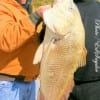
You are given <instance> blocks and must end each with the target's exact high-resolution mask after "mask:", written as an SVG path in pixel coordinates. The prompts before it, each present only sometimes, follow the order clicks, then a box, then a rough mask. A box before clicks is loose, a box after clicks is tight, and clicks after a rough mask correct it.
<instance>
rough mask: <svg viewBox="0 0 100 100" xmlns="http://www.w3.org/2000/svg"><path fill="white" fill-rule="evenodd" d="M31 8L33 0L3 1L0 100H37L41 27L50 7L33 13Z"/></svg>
mask: <svg viewBox="0 0 100 100" xmlns="http://www.w3.org/2000/svg"><path fill="white" fill-rule="evenodd" d="M30 5H31V0H0V100H36V91H35V88H36V81H35V79H36V77H37V76H38V74H39V64H37V65H33V59H34V54H35V51H36V49H37V47H38V46H39V44H40V35H39V34H38V33H37V27H38V25H39V23H40V22H41V21H42V16H43V13H44V12H45V11H46V10H47V9H49V8H50V6H48V5H45V6H40V7H39V8H37V9H36V11H35V12H33V11H32V10H31V9H32V7H31V6H30Z"/></svg>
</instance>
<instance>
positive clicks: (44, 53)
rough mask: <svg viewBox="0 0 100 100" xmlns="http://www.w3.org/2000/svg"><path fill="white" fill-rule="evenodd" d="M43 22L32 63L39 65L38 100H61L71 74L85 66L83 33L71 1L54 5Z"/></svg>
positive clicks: (71, 81)
mask: <svg viewBox="0 0 100 100" xmlns="http://www.w3.org/2000/svg"><path fill="white" fill-rule="evenodd" d="M44 22H45V24H46V32H45V37H44V40H43V43H42V44H41V45H40V47H39V48H38V50H37V53H36V56H35V58H34V61H33V62H34V64H36V63H38V62H39V61H41V67H40V100H64V98H63V97H64V95H65V94H68V93H69V91H70V89H71V87H72V85H73V77H74V72H75V71H76V70H77V69H78V68H79V67H81V66H84V65H85V64H86V53H87V51H86V48H85V30H84V27H83V23H82V20H81V17H80V13H79V11H78V8H77V6H76V5H75V4H74V2H73V0H59V2H56V3H55V4H54V5H53V7H52V8H51V9H49V10H47V11H46V12H45V13H44ZM66 100H67V99H66Z"/></svg>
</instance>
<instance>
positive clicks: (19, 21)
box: [0, 8, 43, 52]
mask: <svg viewBox="0 0 100 100" xmlns="http://www.w3.org/2000/svg"><path fill="white" fill-rule="evenodd" d="M41 9H43V8H41ZM40 12H41V13H43V11H40ZM16 14H17V13H16ZM19 14H20V13H19ZM19 16H20V18H19ZM41 16H42V15H41ZM40 20H41V17H40V14H39V10H38V11H37V13H36V12H35V13H32V14H31V15H29V16H26V15H23V14H21V15H18V16H17V15H16V16H15V15H12V13H9V12H5V11H3V10H0V50H2V51H4V52H12V51H13V50H15V49H17V48H19V47H20V46H21V45H22V44H24V43H25V42H26V41H27V40H28V39H29V38H30V37H32V36H33V35H34V34H35V33H36V25H37V24H38V23H39V22H40Z"/></svg>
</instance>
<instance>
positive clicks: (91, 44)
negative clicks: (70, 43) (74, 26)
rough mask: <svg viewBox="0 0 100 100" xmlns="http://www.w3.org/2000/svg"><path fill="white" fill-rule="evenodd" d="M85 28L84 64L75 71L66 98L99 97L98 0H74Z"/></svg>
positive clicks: (99, 21) (99, 13)
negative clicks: (68, 94)
mask: <svg viewBox="0 0 100 100" xmlns="http://www.w3.org/2000/svg"><path fill="white" fill-rule="evenodd" d="M76 2H77V6H78V8H79V11H80V15H81V17H82V21H83V24H84V28H85V32H86V35H85V41H86V48H87V62H86V66H84V67H82V68H79V69H78V70H77V71H76V72H75V76H74V80H75V86H74V88H73V90H72V92H71V93H70V96H69V99H68V100H99V99H100V12H99V11H100V2H96V1H95V0H76Z"/></svg>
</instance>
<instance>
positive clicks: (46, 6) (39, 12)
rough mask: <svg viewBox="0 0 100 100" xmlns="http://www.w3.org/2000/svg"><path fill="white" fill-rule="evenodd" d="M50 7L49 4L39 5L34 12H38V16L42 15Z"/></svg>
mask: <svg viewBox="0 0 100 100" xmlns="http://www.w3.org/2000/svg"><path fill="white" fill-rule="evenodd" d="M50 8H51V6H50V5H44V6H40V7H39V8H37V10H36V12H37V13H38V15H39V16H40V17H43V13H44V12H45V11H46V10H48V9H50Z"/></svg>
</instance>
